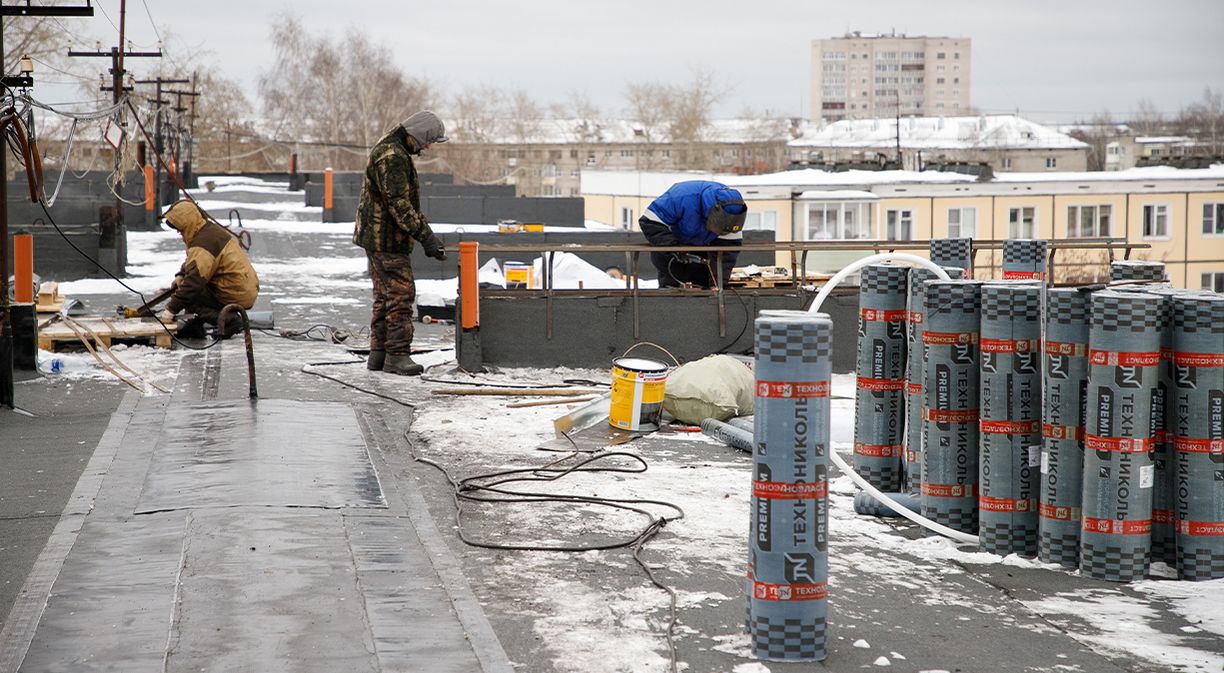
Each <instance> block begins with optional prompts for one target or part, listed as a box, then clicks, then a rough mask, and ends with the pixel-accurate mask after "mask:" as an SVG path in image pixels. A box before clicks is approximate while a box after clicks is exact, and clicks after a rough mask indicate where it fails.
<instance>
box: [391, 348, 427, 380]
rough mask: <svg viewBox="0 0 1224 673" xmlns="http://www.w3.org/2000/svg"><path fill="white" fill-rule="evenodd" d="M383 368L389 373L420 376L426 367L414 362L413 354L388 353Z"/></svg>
mask: <svg viewBox="0 0 1224 673" xmlns="http://www.w3.org/2000/svg"><path fill="white" fill-rule="evenodd" d="M382 370H383V371H384V372H386V373H388V374H399V375H400V376H420V375H421V373H422V372H424V371H425V368H424V367H422V366H421V365H419V364H417V363H415V362H413V361H412V356H411V355H395V354H394V353H392V354H389V355H387V359H386V360H385V361H383V368H382Z"/></svg>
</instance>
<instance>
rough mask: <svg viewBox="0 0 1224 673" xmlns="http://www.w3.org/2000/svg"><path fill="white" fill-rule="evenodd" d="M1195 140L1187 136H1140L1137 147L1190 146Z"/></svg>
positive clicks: (1136, 140)
mask: <svg viewBox="0 0 1224 673" xmlns="http://www.w3.org/2000/svg"><path fill="white" fill-rule="evenodd" d="M1193 143H1194V138H1187V137H1186V136H1140V137H1138V138H1135V144H1136V145H1189V144H1193Z"/></svg>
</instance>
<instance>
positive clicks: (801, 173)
mask: <svg viewBox="0 0 1224 673" xmlns="http://www.w3.org/2000/svg"><path fill="white" fill-rule="evenodd" d="M976 181H977V177H976V176H973V175H966V174H964V173H945V172H941V171H921V172H920V171H839V172H830V171H822V170H818V169H815V168H808V169H803V170H797V171H781V172H779V173H764V174H762V175H736V176H733V177H731V178H728V179H727V180H726V181H725V182H726V183H727V184H728V185H730V186H732V187H756V186H790V187H793V188H796V189H802V188H805V187H838V186H847V187H850V186H870V185H894V184H904V183H907V182H908V183H919V182H925V183H929V182H948V183H951V182H976Z"/></svg>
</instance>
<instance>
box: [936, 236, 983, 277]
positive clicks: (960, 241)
mask: <svg viewBox="0 0 1224 673" xmlns="http://www.w3.org/2000/svg"><path fill="white" fill-rule="evenodd" d="M931 261H932V262H935V263H936V264H938V265H940V266H951V267H954V268H957V269H964V277H965V278H973V239H972V238H933V239H931Z"/></svg>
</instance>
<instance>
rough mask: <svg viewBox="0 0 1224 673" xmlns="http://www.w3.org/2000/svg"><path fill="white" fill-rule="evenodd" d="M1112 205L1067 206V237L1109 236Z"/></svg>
mask: <svg viewBox="0 0 1224 673" xmlns="http://www.w3.org/2000/svg"><path fill="white" fill-rule="evenodd" d="M1112 211H1113V208H1112V206H1067V238H1105V237H1108V236H1109V219H1110V215H1112Z"/></svg>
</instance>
